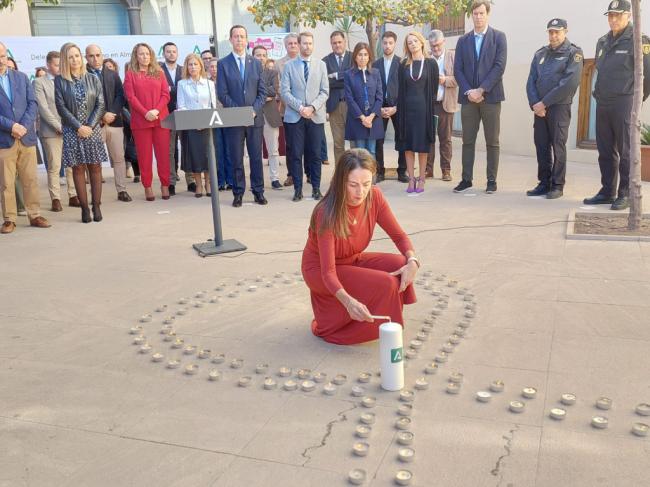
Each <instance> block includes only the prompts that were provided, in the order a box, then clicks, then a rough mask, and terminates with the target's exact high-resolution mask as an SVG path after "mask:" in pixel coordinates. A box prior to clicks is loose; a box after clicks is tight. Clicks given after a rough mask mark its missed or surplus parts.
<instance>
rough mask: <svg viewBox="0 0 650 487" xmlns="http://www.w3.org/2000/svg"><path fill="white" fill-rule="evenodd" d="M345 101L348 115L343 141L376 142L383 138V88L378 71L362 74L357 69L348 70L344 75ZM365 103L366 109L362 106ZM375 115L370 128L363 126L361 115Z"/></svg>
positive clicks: (373, 70)
mask: <svg viewBox="0 0 650 487" xmlns="http://www.w3.org/2000/svg"><path fill="white" fill-rule="evenodd" d="M344 84H345V101H346V102H347V104H348V114H347V119H346V121H345V140H352V141H356V140H378V139H381V138H383V137H384V126H383V123H382V121H381V106H382V103H383V101H384V93H383V87H382V84H381V78H380V77H379V71H378V70H377V69H375V68H370V69H369V70H368V71H367V72H366V78H365V82H364V77H363V73H362V72H361V70H359V69H357V68H352V69H349V70H347V71H346V72H345V75H344ZM366 96H367V100H366ZM366 102H367V107H366V106H364V105H365V103H366ZM371 113H374V114H375V118H374V120H373V121H372V128H370V129H368V128H366V127H364V126H363V124H362V123H361V120H360V119H359V117H360V116H361V115H366V116H367V115H370V114H371Z"/></svg>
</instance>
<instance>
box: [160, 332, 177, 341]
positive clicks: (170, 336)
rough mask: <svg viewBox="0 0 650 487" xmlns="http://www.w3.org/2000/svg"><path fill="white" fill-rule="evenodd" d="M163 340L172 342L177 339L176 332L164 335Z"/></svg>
mask: <svg viewBox="0 0 650 487" xmlns="http://www.w3.org/2000/svg"><path fill="white" fill-rule="evenodd" d="M163 340H164V341H166V342H171V341H173V340H176V332H175V331H170V332H169V333H167V334H166V335H165V336H164V337H163Z"/></svg>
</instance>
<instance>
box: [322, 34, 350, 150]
mask: <svg viewBox="0 0 650 487" xmlns="http://www.w3.org/2000/svg"><path fill="white" fill-rule="evenodd" d="M330 45H331V46H332V52H331V53H329V54H328V55H327V56H325V57H324V58H323V61H325V65H326V66H327V77H328V78H329V83H330V97H329V99H328V100H327V107H326V108H327V114H328V115H329V120H330V129H331V130H332V138H333V139H334V159H335V160H336V161H338V160H339V158H340V157H341V154H343V152H344V151H345V119H346V118H347V116H348V105H347V103H346V102H345V87H344V85H343V73H345V72H346V71H347V70H348V69H350V63H351V59H352V55H351V53H350V51H346V50H345V34H344V33H343V32H341V31H340V30H335V31H334V32H332V33H331V34H330Z"/></svg>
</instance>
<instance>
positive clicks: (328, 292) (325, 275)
mask: <svg viewBox="0 0 650 487" xmlns="http://www.w3.org/2000/svg"><path fill="white" fill-rule="evenodd" d="M375 172H376V163H375V161H374V159H373V158H372V156H371V155H370V154H369V153H368V152H367V151H365V150H363V149H352V150H348V151H346V152H345V153H344V154H343V155H342V156H341V158H340V159H339V161H338V163H337V164H336V169H335V171H334V176H333V177H332V182H331V184H330V188H329V190H328V192H327V194H326V195H325V196H324V197H323V199H322V200H321V201H320V202H319V203H318V204H317V205H316V208H314V213H313V214H312V217H311V223H310V226H309V239H308V240H307V245H306V246H305V250H304V252H303V254H302V274H303V276H304V278H305V283H306V284H307V286H308V287H309V289H310V291H311V302H312V307H313V309H314V316H315V319H314V321H313V322H312V325H311V328H312V332H313V333H314V335H316V336H319V337H321V338H323V340H325V341H327V342H330V343H337V344H340V345H350V344H354V343H363V342H368V341H371V340H376V339H377V338H378V336H379V327H378V324H374V323H373V322H374V320H373V318H372V316H373V315H375V316H390V318H391V320H392V321H394V322H397V323H400V324H402V325H403V323H404V321H403V318H402V308H403V307H404V304H412V303H415V301H416V298H415V290H414V289H413V285H412V283H413V279H414V278H415V275H416V274H417V271H418V268H419V267H420V263H419V261H418V259H417V258H416V257H415V252H414V250H413V245H412V244H411V240H410V239H409V238H408V236H407V235H406V233H404V230H402V228H401V227H400V225H399V223H397V220H396V219H395V216H394V215H393V212H392V211H391V209H390V207H389V206H388V202H387V201H386V199H385V198H384V195H383V194H382V192H381V191H380V190H379V189H378V188H377V187H376V186H373V185H372V178H373V176H374V174H375ZM376 224H379V226H380V227H381V228H382V229H384V231H385V232H386V233H387V234H388V235H389V237H390V238H391V240H392V241H393V242H394V243H395V245H396V246H397V248H398V250H399V251H400V254H401V255H400V254H386V253H377V252H364V251H365V250H366V248H367V247H368V244H369V243H370V240H371V239H372V234H373V232H374V229H375V225H376Z"/></svg>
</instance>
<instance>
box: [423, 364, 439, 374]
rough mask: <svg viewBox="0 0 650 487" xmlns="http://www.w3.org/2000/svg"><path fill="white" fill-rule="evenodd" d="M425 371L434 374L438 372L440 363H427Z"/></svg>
mask: <svg viewBox="0 0 650 487" xmlns="http://www.w3.org/2000/svg"><path fill="white" fill-rule="evenodd" d="M424 372H425V373H426V374H429V375H433V374H435V373H436V372H438V364H436V363H435V362H431V363H430V364H427V366H426V367H425V368H424Z"/></svg>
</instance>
